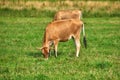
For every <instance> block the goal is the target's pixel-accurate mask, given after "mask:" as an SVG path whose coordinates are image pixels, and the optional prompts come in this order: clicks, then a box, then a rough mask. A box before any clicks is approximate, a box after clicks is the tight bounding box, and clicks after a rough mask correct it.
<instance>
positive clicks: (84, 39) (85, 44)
mask: <svg viewBox="0 0 120 80" xmlns="http://www.w3.org/2000/svg"><path fill="white" fill-rule="evenodd" d="M82 29H83V43H84V46H85V48H87V41H86V36H85V28H84V24H83V28H82Z"/></svg>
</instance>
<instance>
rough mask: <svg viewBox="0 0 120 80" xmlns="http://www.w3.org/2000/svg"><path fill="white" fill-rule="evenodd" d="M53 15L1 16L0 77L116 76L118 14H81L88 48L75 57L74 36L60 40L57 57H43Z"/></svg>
mask: <svg viewBox="0 0 120 80" xmlns="http://www.w3.org/2000/svg"><path fill="white" fill-rule="evenodd" d="M51 20H52V18H49V17H46V18H25V17H23V18H21V17H15V18H13V17H0V37H1V38H0V79H1V80H4V79H7V80H9V79H15V80H21V79H23V80H33V79H38V80H39V79H41V80H42V79H45V80H49V79H55V80H56V79H58V80H61V79H71V80H72V79H73V80H74V79H83V80H88V79H92V80H107V79H108V80H119V79H120V78H119V76H120V68H119V67H120V62H119V60H120V50H119V49H120V44H119V43H120V33H119V32H120V22H119V21H120V18H117V17H113V18H104V17H103V18H84V20H83V21H84V22H85V30H86V35H87V43H88V48H87V49H85V48H84V46H83V43H82V35H81V44H82V45H81V51H80V56H79V57H78V58H76V57H75V46H74V42H73V40H70V41H68V42H64V43H59V45H58V57H57V58H55V57H54V54H53V53H52V56H51V57H49V60H47V61H45V60H44V58H43V56H42V54H41V52H40V51H38V50H36V47H40V46H42V38H43V34H44V29H45V27H46V25H47V24H48V23H49V22H50V21H51Z"/></svg>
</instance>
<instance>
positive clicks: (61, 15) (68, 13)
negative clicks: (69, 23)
mask: <svg viewBox="0 0 120 80" xmlns="http://www.w3.org/2000/svg"><path fill="white" fill-rule="evenodd" d="M81 15H82V13H81V11H80V10H61V11H58V12H57V13H56V14H55V17H54V21H55V20H63V19H80V18H81Z"/></svg>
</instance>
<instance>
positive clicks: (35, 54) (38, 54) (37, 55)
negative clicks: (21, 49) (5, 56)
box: [27, 52, 43, 58]
mask: <svg viewBox="0 0 120 80" xmlns="http://www.w3.org/2000/svg"><path fill="white" fill-rule="evenodd" d="M27 55H28V56H32V57H34V58H38V57H43V55H42V53H41V52H29V53H27Z"/></svg>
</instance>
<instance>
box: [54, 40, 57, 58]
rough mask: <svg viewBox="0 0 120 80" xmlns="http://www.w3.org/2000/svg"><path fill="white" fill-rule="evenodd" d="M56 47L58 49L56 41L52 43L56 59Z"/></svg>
mask: <svg viewBox="0 0 120 80" xmlns="http://www.w3.org/2000/svg"><path fill="white" fill-rule="evenodd" d="M57 47H58V40H55V41H54V53H55V57H57Z"/></svg>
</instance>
